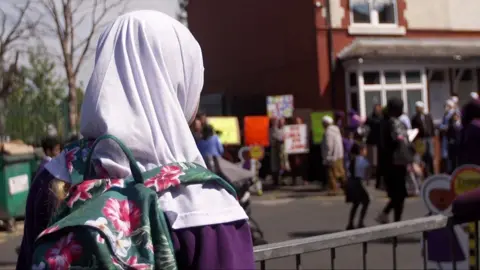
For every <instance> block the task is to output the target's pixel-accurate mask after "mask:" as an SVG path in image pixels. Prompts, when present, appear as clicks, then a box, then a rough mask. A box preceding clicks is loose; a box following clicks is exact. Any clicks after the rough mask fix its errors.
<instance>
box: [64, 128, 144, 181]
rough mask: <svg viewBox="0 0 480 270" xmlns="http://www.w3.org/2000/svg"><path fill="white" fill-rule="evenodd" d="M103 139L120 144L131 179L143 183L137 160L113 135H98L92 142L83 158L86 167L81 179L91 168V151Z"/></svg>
mask: <svg viewBox="0 0 480 270" xmlns="http://www.w3.org/2000/svg"><path fill="white" fill-rule="evenodd" d="M103 140H112V141H114V142H116V143H117V144H118V146H120V148H121V149H122V151H123V153H124V154H125V155H126V156H127V159H128V162H129V165H130V170H131V172H132V176H133V180H135V182H136V183H139V184H143V182H144V180H143V176H142V172H141V171H140V168H138V165H137V161H136V160H135V158H134V157H133V154H132V152H131V151H130V149H128V147H127V146H125V144H123V142H122V141H120V139H118V138H117V137H115V136H113V135H103V136H100V137H98V138H97V139H96V140H95V142H94V143H93V145H92V146H91V147H90V150H89V152H88V155H87V159H86V160H85V164H86V167H85V172H84V174H83V180H86V176H88V175H90V170H91V168H92V166H91V161H92V156H93V152H94V151H95V147H96V146H97V145H98V143H100V142H101V141H103ZM72 184H73V185H75V184H78V183H74V182H72Z"/></svg>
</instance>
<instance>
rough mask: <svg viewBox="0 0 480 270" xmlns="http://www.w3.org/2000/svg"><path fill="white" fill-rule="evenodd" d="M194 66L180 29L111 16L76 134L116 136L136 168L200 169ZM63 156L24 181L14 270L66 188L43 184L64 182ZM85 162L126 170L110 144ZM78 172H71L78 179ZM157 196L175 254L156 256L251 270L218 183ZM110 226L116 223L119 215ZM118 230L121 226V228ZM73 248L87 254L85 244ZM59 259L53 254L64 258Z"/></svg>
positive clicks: (243, 224)
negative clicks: (177, 165)
mask: <svg viewBox="0 0 480 270" xmlns="http://www.w3.org/2000/svg"><path fill="white" fill-rule="evenodd" d="M203 70H204V67H203V60H202V53H201V49H200V46H199V44H198V43H197V41H196V40H195V38H194V37H193V36H192V34H191V33H190V32H189V31H188V29H187V28H186V27H184V26H183V25H182V24H181V23H179V22H177V21H176V20H174V19H173V18H171V17H169V16H167V15H165V14H163V13H161V12H157V11H135V12H131V13H127V14H125V15H122V16H120V17H119V18H118V19H117V20H115V21H114V22H113V23H112V24H110V25H109V26H108V27H107V28H106V31H105V32H104V33H103V34H102V35H101V36H100V41H99V43H98V47H97V51H96V57H95V66H94V68H93V74H92V77H91V79H90V82H89V84H88V87H87V89H86V92H85V97H84V101H83V104H82V110H81V116H80V122H81V127H80V132H81V134H82V135H83V136H84V137H85V138H88V139H95V138H98V137H99V136H102V135H106V134H110V135H113V136H115V137H117V138H119V139H120V140H121V141H123V142H124V143H125V145H126V146H127V147H128V148H129V149H130V150H131V152H132V154H133V156H134V158H135V159H136V160H137V161H138V163H137V165H138V166H139V168H140V170H142V171H144V170H150V169H153V168H156V167H158V166H162V165H166V164H170V163H173V162H186V163H189V164H191V163H192V162H194V163H196V165H195V166H201V167H203V168H205V163H204V161H203V159H202V156H201V155H200V152H199V151H198V149H197V147H196V145H195V141H194V139H193V136H192V134H191V132H190V130H189V124H188V123H189V122H192V121H193V119H194V117H195V113H196V108H198V103H199V98H200V93H201V90H202V86H203ZM90 142H91V140H90ZM88 145H89V144H85V145H84V146H83V147H87V148H83V149H88ZM77 153H78V154H79V155H78V156H76V157H77V158H79V159H78V160H76V162H83V160H82V159H81V156H80V154H82V155H83V150H82V152H78V151H77ZM70 159H71V157H70V154H69V153H65V151H64V152H62V153H61V154H60V155H59V156H57V157H56V158H55V159H53V160H52V161H50V162H49V163H48V164H47V165H46V166H45V169H44V170H42V172H40V174H39V176H38V177H37V179H36V180H35V181H33V184H32V186H31V188H30V191H29V195H28V200H27V208H26V218H25V227H24V237H23V240H22V248H21V252H20V255H19V258H18V262H17V269H22V270H23V269H32V253H33V251H34V242H35V239H37V237H38V235H39V234H40V232H42V231H43V230H44V229H46V228H47V224H48V223H49V220H50V218H51V217H52V213H53V212H54V211H55V210H56V207H57V206H58V203H59V201H58V199H63V198H65V196H66V194H65V193H66V192H68V190H63V192H64V193H63V194H62V193H61V192H58V191H59V190H54V192H52V191H51V187H52V186H56V185H57V184H58V183H63V184H64V186H68V184H69V183H71V180H72V178H73V177H72V175H70V172H71V170H70V168H71V167H70V166H69V164H71V163H68V162H67V160H70ZM94 161H95V164H96V165H98V166H100V168H102V170H100V171H98V170H96V172H94V174H99V173H105V174H107V175H108V178H110V179H111V178H125V177H128V176H129V175H130V174H131V171H130V169H129V168H130V165H129V162H128V161H127V159H126V158H125V155H124V154H123V152H122V151H121V150H120V149H119V148H118V147H117V146H116V145H115V144H114V143H113V142H112V141H104V142H102V143H100V144H98V146H97V148H95V154H94ZM77 168H78V170H80V168H81V167H77ZM78 170H77V169H75V172H78V173H79V174H83V173H84V172H82V171H78ZM170 173H172V172H170ZM82 177H83V176H82ZM87 177H89V176H87ZM94 177H96V176H94ZM169 177H172V176H171V175H170V176H169ZM75 179H77V178H75ZM93 179H96V178H93ZM159 196H160V197H159V198H158V202H159V203H158V207H159V208H160V210H161V211H162V212H164V213H167V214H165V219H166V220H167V223H168V224H170V228H169V232H170V235H171V239H172V246H173V248H174V250H175V254H174V257H171V258H170V257H168V255H167V257H166V258H167V259H173V260H175V261H176V264H177V265H178V269H254V268H255V265H254V261H253V247H252V239H251V234H250V229H249V226H248V223H247V220H246V218H247V216H246V214H245V212H244V210H243V209H242V208H241V206H240V205H239V204H238V202H237V200H236V198H235V197H234V196H232V195H230V193H228V192H226V191H225V190H224V189H222V188H220V186H217V185H207V186H204V185H203V184H191V185H187V186H182V187H181V188H180V189H174V190H171V189H169V190H165V191H164V193H161V194H159ZM199 202H201V203H199ZM125 207H128V205H127V206H125ZM121 211H127V212H122V213H126V215H127V222H130V221H128V220H130V217H128V213H129V212H128V211H129V210H127V209H122V208H121ZM130 211H132V210H130ZM162 212H160V213H162ZM226 213H228V214H226ZM118 214H119V215H123V214H121V213H118ZM112 215H113V214H112ZM130 215H134V214H132V213H131V212H130ZM143 218H148V217H143V216H142V219H143ZM159 219H161V217H159ZM119 222H121V223H122V224H124V223H123V222H125V221H123V220H120V218H119ZM122 226H128V228H130V223H126V224H125V225H122ZM64 230H65V229H64ZM148 232H150V230H148ZM59 233H60V232H59ZM146 235H147V236H148V238H153V237H154V235H151V236H150V234H149V233H147V234H146ZM122 241H123V240H122ZM142 245H143V246H145V245H148V244H147V242H145V243H143V244H142ZM68 247H70V246H68ZM68 247H67V248H64V249H69V248H68ZM139 247H141V246H136V247H135V248H136V249H137V248H139ZM199 247H202V248H199ZM81 248H82V250H83V251H88V249H87V247H81ZM62 250H63V249H62ZM113 250H114V251H115V250H117V249H113ZM153 250H154V254H153V255H152V254H150V255H148V256H149V258H152V260H153V258H156V259H158V260H162V256H159V255H161V254H160V253H159V252H161V250H158V247H157V245H155V244H154V249H153ZM207 250H208V252H206V251H207ZM59 252H63V251H59ZM146 252H147V251H146ZM47 254H48V253H47ZM68 254H70V253H68ZM61 256H62V255H59V256H58V258H59V259H64V257H61ZM65 256H66V255H65ZM68 256H70V255H68ZM108 256H110V254H108ZM146 256H147V255H145V257H146ZM150 256H151V257H150ZM81 258H83V255H82V257H81ZM136 258H137V257H135V263H137V260H136ZM108 259H109V260H106V259H105V258H103V260H102V261H104V262H106V261H108V262H111V257H109V258H108ZM156 263H157V266H158V265H160V264H159V263H160V262H159V261H156ZM129 264H131V263H129ZM139 265H143V264H139Z"/></svg>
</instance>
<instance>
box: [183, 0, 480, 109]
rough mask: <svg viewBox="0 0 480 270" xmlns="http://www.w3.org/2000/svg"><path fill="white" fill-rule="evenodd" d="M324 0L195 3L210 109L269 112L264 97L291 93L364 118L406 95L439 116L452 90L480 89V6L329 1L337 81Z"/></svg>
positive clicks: (444, 0)
mask: <svg viewBox="0 0 480 270" xmlns="http://www.w3.org/2000/svg"><path fill="white" fill-rule="evenodd" d="M325 1H326V0H318V1H315V0H313V1H312V0H275V1H273V0H261V1H259V0H243V1H237V2H233V1H230V0H208V1H207V0H190V4H189V7H188V22H189V27H190V29H191V31H192V32H193V34H194V35H195V37H196V38H197V39H198V41H199V42H200V45H201V46H202V49H203V53H204V61H205V88H204V93H205V95H206V96H205V99H204V104H211V105H214V106H213V108H218V107H220V106H218V105H219V104H222V106H221V107H222V108H223V109H222V110H221V112H220V111H219V112H218V113H226V114H235V115H246V114H263V113H265V98H266V96H268V95H281V94H293V95H294V98H295V107H296V108H309V109H314V110H330V109H332V108H336V109H350V108H354V109H356V110H358V111H359V112H360V113H361V114H362V115H364V116H365V115H366V114H368V113H369V112H370V109H371V107H372V105H373V104H374V103H382V104H385V102H386V100H387V99H388V98H389V97H392V96H399V97H402V98H403V99H404V101H405V110H406V111H407V112H409V113H411V112H412V106H413V104H414V103H415V101H417V100H423V101H425V103H426V104H427V106H428V107H429V109H430V110H431V111H432V114H434V116H435V117H436V118H438V117H439V115H441V113H442V110H443V101H444V99H446V98H447V97H448V96H449V95H450V94H452V93H457V94H458V95H459V96H460V99H461V101H462V102H465V100H467V99H468V94H469V93H470V92H471V91H476V90H477V87H478V86H477V85H478V77H479V75H480V74H479V72H478V67H480V20H478V19H477V17H478V14H480V1H478V0H462V3H461V4H459V3H458V0H330V14H331V28H330V29H331V31H332V37H333V38H332V44H333V54H334V57H335V58H336V61H335V65H334V66H335V70H334V71H333V72H334V80H333V81H332V80H331V79H330V69H329V60H328V59H329V57H330V56H329V55H330V54H329V46H328V37H329V35H328V32H329V28H328V24H327V20H326V17H327V16H326V14H327V9H326V2H325ZM332 84H333V87H332ZM332 89H335V91H334V94H333V96H332ZM212 94H215V95H212Z"/></svg>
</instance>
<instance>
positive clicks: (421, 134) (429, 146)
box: [411, 101, 435, 177]
mask: <svg viewBox="0 0 480 270" xmlns="http://www.w3.org/2000/svg"><path fill="white" fill-rule="evenodd" d="M415 109H416V111H417V112H416V114H415V115H414V116H413V117H412V121H411V123H412V128H414V129H415V128H416V129H418V135H417V140H421V141H422V142H423V144H424V145H425V152H424V153H423V155H422V161H423V162H424V163H425V174H424V175H425V176H426V177H428V176H430V175H431V174H433V170H434V169H433V159H434V156H435V154H434V145H433V136H435V127H434V125H433V119H432V116H431V115H430V114H429V113H427V112H425V104H424V103H423V102H422V101H417V102H416V103H415Z"/></svg>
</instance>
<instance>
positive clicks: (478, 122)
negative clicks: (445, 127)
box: [458, 119, 480, 165]
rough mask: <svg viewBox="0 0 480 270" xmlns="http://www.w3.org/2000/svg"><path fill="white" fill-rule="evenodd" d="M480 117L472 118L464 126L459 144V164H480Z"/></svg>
mask: <svg viewBox="0 0 480 270" xmlns="http://www.w3.org/2000/svg"><path fill="white" fill-rule="evenodd" d="M478 138H480V119H475V120H472V121H471V122H470V123H469V124H467V125H466V126H464V128H463V130H462V132H461V138H460V145H459V156H458V161H459V165H463V164H475V165H480V155H479V154H478V152H479V151H480V140H479V139H478Z"/></svg>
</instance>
